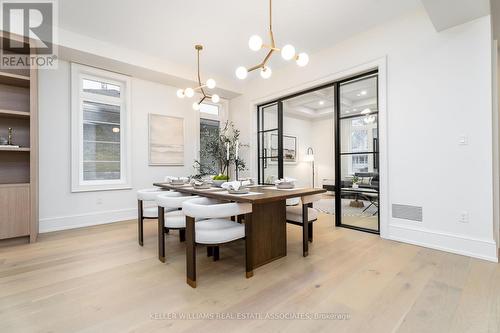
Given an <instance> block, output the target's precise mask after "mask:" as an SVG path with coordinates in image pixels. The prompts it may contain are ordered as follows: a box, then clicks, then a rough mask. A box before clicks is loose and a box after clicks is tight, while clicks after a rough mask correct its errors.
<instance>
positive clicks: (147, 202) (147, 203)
mask: <svg viewBox="0 0 500 333" xmlns="http://www.w3.org/2000/svg"><path fill="white" fill-rule="evenodd" d="M165 192H168V191H166V190H163V189H161V188H159V187H154V188H147V189H142V190H139V191H137V206H138V207H137V208H138V209H137V210H138V217H137V227H138V232H137V234H138V241H139V245H140V246H143V245H144V220H145V219H157V218H158V207H157V206H156V197H157V196H158V195H159V194H162V193H165Z"/></svg>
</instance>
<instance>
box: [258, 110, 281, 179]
mask: <svg viewBox="0 0 500 333" xmlns="http://www.w3.org/2000/svg"><path fill="white" fill-rule="evenodd" d="M257 122H258V132H257V141H258V147H259V149H258V155H259V156H258V169H259V179H258V181H259V184H269V185H272V184H274V181H275V180H277V179H279V178H282V177H283V149H282V147H283V136H282V128H283V107H282V102H276V103H271V104H266V105H262V106H259V109H258V114H257Z"/></svg>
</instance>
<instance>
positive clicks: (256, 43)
mask: <svg viewBox="0 0 500 333" xmlns="http://www.w3.org/2000/svg"><path fill="white" fill-rule="evenodd" d="M248 47H249V48H250V50H252V51H258V50H260V49H261V48H262V38H260V36H258V35H253V36H252V37H250V39H249V40H248Z"/></svg>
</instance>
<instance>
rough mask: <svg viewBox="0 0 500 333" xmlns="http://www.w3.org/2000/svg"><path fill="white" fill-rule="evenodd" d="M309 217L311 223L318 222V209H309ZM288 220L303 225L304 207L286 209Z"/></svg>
mask: <svg viewBox="0 0 500 333" xmlns="http://www.w3.org/2000/svg"><path fill="white" fill-rule="evenodd" d="M307 217H308V219H309V222H311V221H314V220H317V219H318V211H317V210H316V209H312V208H308V209H307ZM286 219H287V221H293V222H297V223H302V206H290V207H286Z"/></svg>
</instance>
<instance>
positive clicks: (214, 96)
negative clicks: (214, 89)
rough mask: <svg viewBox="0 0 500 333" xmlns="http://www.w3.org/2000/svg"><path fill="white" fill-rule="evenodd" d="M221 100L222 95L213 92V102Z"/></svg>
mask: <svg viewBox="0 0 500 333" xmlns="http://www.w3.org/2000/svg"><path fill="white" fill-rule="evenodd" d="M219 101H220V97H219V95H217V94H213V95H212V102H214V103H219Z"/></svg>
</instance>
